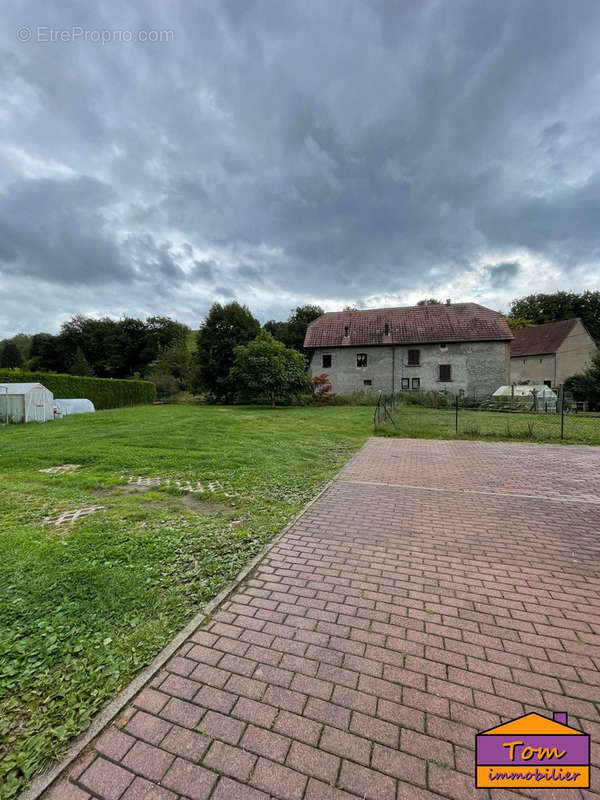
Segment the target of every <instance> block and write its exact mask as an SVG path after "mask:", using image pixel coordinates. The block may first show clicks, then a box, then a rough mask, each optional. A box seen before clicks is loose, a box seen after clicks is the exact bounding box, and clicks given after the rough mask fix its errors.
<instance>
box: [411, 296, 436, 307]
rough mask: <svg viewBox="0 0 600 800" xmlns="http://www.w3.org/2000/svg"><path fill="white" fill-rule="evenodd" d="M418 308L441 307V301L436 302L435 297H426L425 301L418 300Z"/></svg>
mask: <svg viewBox="0 0 600 800" xmlns="http://www.w3.org/2000/svg"><path fill="white" fill-rule="evenodd" d="M417 305H418V306H441V305H442V301H441V300H436V299H435V297H426V298H425V300H419V302H418V303H417Z"/></svg>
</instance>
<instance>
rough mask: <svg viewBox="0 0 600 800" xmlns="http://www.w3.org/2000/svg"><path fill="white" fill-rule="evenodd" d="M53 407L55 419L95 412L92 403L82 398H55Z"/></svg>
mask: <svg viewBox="0 0 600 800" xmlns="http://www.w3.org/2000/svg"><path fill="white" fill-rule="evenodd" d="M54 405H55V407H56V416H57V417H67V416H69V415H70V414H93V413H94V411H95V410H96V409H95V408H94V404H93V403H92V401H91V400H87V399H86V398H84V397H69V398H66V399H65V398H60V399H59V398H57V399H56V400H55V401H54Z"/></svg>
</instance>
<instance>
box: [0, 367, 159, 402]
mask: <svg viewBox="0 0 600 800" xmlns="http://www.w3.org/2000/svg"><path fill="white" fill-rule="evenodd" d="M0 383H42V384H43V385H44V386H45V387H46V389H49V390H50V391H51V392H52V393H53V394H54V396H55V397H65V398H68V397H87V399H88V400H91V401H92V403H93V404H94V406H95V407H96V408H97V409H101V408H120V407H121V406H137V405H142V404H143V403H152V402H153V400H154V399H155V397H156V386H155V385H154V384H153V383H150V381H123V380H118V379H116V378H83V377H78V376H77V375H59V374H55V373H53V372H23V371H22V370H17V369H0Z"/></svg>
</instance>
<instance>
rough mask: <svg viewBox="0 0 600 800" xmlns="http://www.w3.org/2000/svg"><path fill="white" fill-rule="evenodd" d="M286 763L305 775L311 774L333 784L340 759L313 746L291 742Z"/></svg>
mask: <svg viewBox="0 0 600 800" xmlns="http://www.w3.org/2000/svg"><path fill="white" fill-rule="evenodd" d="M286 764H287V766H288V767H292V768H293V769H295V770H297V771H298V772H301V773H304V774H305V775H311V776H312V777H313V778H319V779H320V780H322V781H326V782H328V783H330V784H334V783H335V780H336V778H337V774H338V768H339V764H340V759H339V758H338V757H337V756H334V755H330V754H329V753H324V752H323V751H322V750H319V749H317V748H315V747H309V746H308V745H306V744H302V743H300V742H293V743H292V746H291V748H290V751H289V753H288V756H287V759H286Z"/></svg>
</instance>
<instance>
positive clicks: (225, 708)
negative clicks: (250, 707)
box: [194, 686, 237, 714]
mask: <svg viewBox="0 0 600 800" xmlns="http://www.w3.org/2000/svg"><path fill="white" fill-rule="evenodd" d="M236 700H237V696H236V695H234V694H231V692H224V691H223V690H222V689H215V687H214V686H203V687H202V688H201V689H200V691H199V692H198V693H197V694H196V696H195V697H194V703H198V705H200V706H203V708H211V709H212V710H213V711H220V712H221V713H223V714H228V713H229V712H230V711H231V709H232V708H233V706H234V705H235V702H236Z"/></svg>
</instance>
